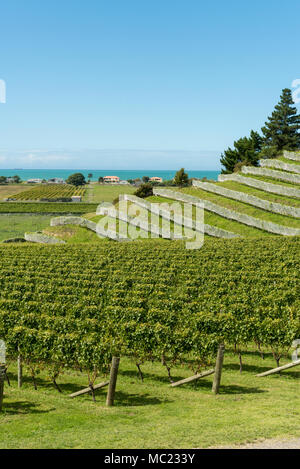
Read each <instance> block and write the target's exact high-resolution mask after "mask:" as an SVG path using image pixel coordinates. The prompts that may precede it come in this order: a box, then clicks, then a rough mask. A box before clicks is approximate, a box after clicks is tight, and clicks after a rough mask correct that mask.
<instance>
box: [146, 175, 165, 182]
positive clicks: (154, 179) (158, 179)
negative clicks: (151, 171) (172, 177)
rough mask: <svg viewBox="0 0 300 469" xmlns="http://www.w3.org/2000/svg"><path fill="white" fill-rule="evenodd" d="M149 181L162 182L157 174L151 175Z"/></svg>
mask: <svg viewBox="0 0 300 469" xmlns="http://www.w3.org/2000/svg"><path fill="white" fill-rule="evenodd" d="M149 181H151V182H163V180H162V178H160V177H158V176H153V177H152V178H150V179H149Z"/></svg>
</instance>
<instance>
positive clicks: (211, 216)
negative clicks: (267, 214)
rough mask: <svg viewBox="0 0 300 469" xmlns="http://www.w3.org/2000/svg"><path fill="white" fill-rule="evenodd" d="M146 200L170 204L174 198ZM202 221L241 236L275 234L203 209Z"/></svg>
mask: <svg viewBox="0 0 300 469" xmlns="http://www.w3.org/2000/svg"><path fill="white" fill-rule="evenodd" d="M147 200H148V201H149V202H156V203H160V202H164V203H166V202H167V203H170V204H172V203H173V202H174V200H172V199H168V198H165V197H157V196H151V197H148V198H147ZM194 215H195V209H193V216H194ZM204 223H207V224H208V225H212V226H216V227H217V228H221V229H223V230H227V231H232V232H233V233H236V234H238V235H240V236H242V237H245V238H261V237H265V236H277V235H273V234H270V233H268V232H267V231H263V230H259V229H257V228H253V227H252V226H248V225H244V224H243V223H239V222H237V221H234V220H229V219H228V218H224V217H221V216H220V215H217V214H216V213H212V212H208V211H207V210H204Z"/></svg>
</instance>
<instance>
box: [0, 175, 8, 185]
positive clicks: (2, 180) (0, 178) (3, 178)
mask: <svg viewBox="0 0 300 469" xmlns="http://www.w3.org/2000/svg"><path fill="white" fill-rule="evenodd" d="M6 179H7V178H6V176H0V184H6V183H7V182H6Z"/></svg>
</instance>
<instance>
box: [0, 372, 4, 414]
mask: <svg viewBox="0 0 300 469" xmlns="http://www.w3.org/2000/svg"><path fill="white" fill-rule="evenodd" d="M4 378H5V365H0V412H2V405H3V394H4Z"/></svg>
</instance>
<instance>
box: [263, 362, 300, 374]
mask: <svg viewBox="0 0 300 469" xmlns="http://www.w3.org/2000/svg"><path fill="white" fill-rule="evenodd" d="M299 365H300V360H296V361H294V362H291V363H288V364H287V365H283V366H279V367H277V368H273V369H272V370H268V371H264V372H263V373H259V374H258V375H256V376H258V377H259V378H262V377H263V376H269V375H273V374H274V373H279V372H280V371H283V370H288V369H289V368H293V367H294V366H299Z"/></svg>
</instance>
